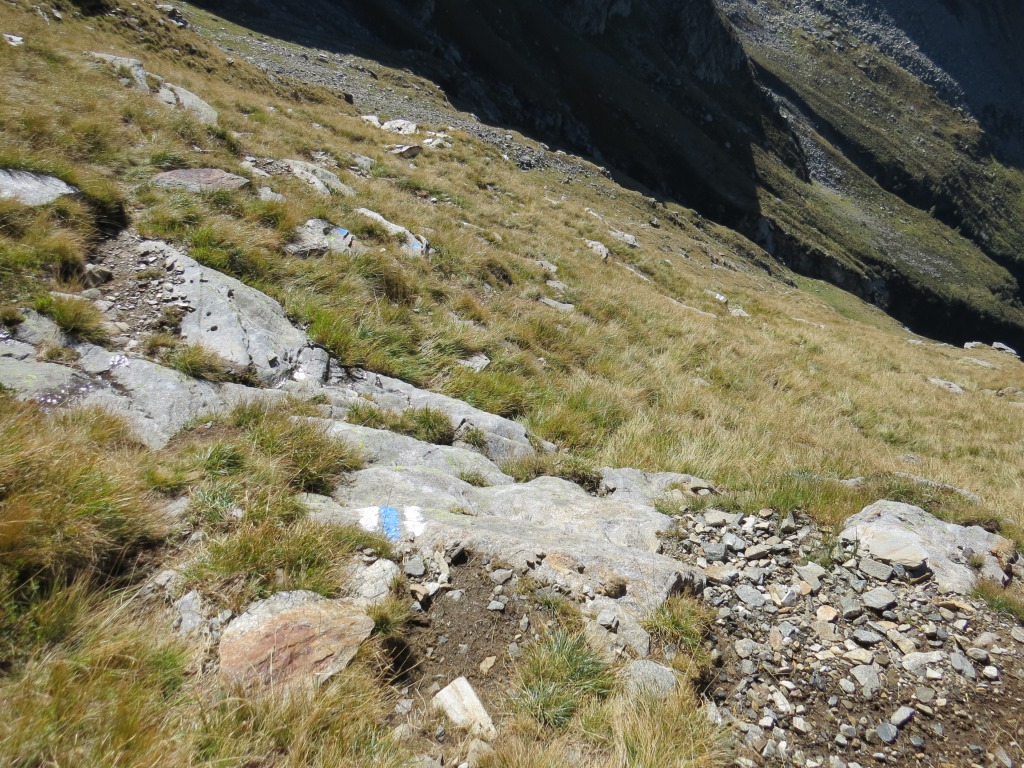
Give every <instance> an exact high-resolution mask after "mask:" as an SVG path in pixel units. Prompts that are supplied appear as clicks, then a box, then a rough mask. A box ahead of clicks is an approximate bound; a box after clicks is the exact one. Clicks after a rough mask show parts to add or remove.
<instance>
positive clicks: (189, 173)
mask: <svg viewBox="0 0 1024 768" xmlns="http://www.w3.org/2000/svg"><path fill="white" fill-rule="evenodd" d="M153 183H154V184H156V185H157V186H158V187H167V188H170V189H184V190H187V191H189V192H220V191H223V190H231V189H241V188H242V187H244V186H246V185H247V184H248V183H249V180H248V179H246V178H244V177H242V176H236V175H235V174H233V173H228V172H227V171H222V170H221V169H220V168H182V169H180V170H177V171H167V172H166V173H158V174H157V175H156V176H154V177H153Z"/></svg>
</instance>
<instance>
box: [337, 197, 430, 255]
mask: <svg viewBox="0 0 1024 768" xmlns="http://www.w3.org/2000/svg"><path fill="white" fill-rule="evenodd" d="M354 213H357V214H359V215H360V216H364V217H366V218H367V219H370V220H371V221H373V222H376V223H377V224H379V225H380V226H381V227H383V229H384V231H385V232H387V233H388V235H390V236H391V237H394V238H396V239H397V238H400V239H401V240H402V250H403V251H404V252H405V254H406V255H408V256H415V257H424V256H426V255H427V254H429V253H430V243H429V242H427V238H425V237H423V236H422V235H414V234H413V233H412V232H410V231H409V230H408V229H406V228H405V227H402V226H399V225H398V224H393V223H392V222H390V221H388V220H387V219H385V218H384V217H383V216H381V215H380V214H379V213H377V212H375V211H371V210H369V209H368V208H356V209H355V211H354Z"/></svg>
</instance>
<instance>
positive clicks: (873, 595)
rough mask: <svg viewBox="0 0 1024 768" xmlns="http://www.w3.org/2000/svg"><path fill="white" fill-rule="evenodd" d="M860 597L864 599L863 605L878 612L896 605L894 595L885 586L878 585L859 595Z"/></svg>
mask: <svg viewBox="0 0 1024 768" xmlns="http://www.w3.org/2000/svg"><path fill="white" fill-rule="evenodd" d="M861 599H862V600H863V601H864V605H866V606H867V607H868V608H870V609H871V610H873V611H878V612H879V613H881V612H883V611H888V610H891V609H892V608H895V607H896V595H894V594H893V593H892V592H891V591H889V590H888V589H886V588H885V587H878V588H876V589H872V590H871V591H870V592H865V593H864V594H863V595H861Z"/></svg>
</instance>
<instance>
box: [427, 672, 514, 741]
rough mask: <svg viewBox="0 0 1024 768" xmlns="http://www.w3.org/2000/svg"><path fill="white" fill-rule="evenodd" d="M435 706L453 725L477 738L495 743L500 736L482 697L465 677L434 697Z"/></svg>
mask: <svg viewBox="0 0 1024 768" xmlns="http://www.w3.org/2000/svg"><path fill="white" fill-rule="evenodd" d="M433 706H434V708H435V709H438V710H440V711H441V712H443V713H444V714H445V716H446V717H447V718H448V719H449V720H450V721H451V722H452V724H453V725H455V726H456V727H458V728H463V729H465V730H467V731H469V733H470V734H471V735H473V736H476V737H477V738H480V739H484V740H486V741H493V740H494V739H495V738H496V737H497V735H498V733H497V731H496V730H495V728H494V723H493V722H492V721H491V716H490V715H489V714H488V713H487V710H486V709H485V708H484V705H483V703H482V702H481V701H480V697H478V696H477V695H476V691H475V690H473V686H472V685H470V682H469V680H467V679H466V678H464V677H460V678H457V679H455V680H453V681H452V682H451V683H450V684H449V685H448V686H447V687H445V688H443V689H442V690H441V691H439V692H438V693H437V695H436V696H434V699H433Z"/></svg>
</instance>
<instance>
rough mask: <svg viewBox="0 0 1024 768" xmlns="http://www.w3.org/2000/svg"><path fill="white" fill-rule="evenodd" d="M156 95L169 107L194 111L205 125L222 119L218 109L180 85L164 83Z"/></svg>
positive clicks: (214, 123) (213, 123)
mask: <svg viewBox="0 0 1024 768" xmlns="http://www.w3.org/2000/svg"><path fill="white" fill-rule="evenodd" d="M156 96H157V98H158V99H159V100H160V101H162V102H163V103H164V104H167V106H169V107H178V108H179V109H183V110H185V111H186V112H190V113H192V114H193V115H194V116H195V117H196V119H197V120H199V122H201V123H203V124H204V125H216V124H217V120H218V119H220V115H219V114H218V113H217V110H216V109H214V108H213V107H211V106H210V105H209V104H207V103H206V102H205V101H203V100H202V99H201V98H199V97H198V96H196V95H195V94H194V93H192V91H189V90H186V89H185V88H182V87H181V86H180V85H173V84H172V83H164V84H163V85H162V86H161V88H160V90H159V91H158V92H157V94H156Z"/></svg>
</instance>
